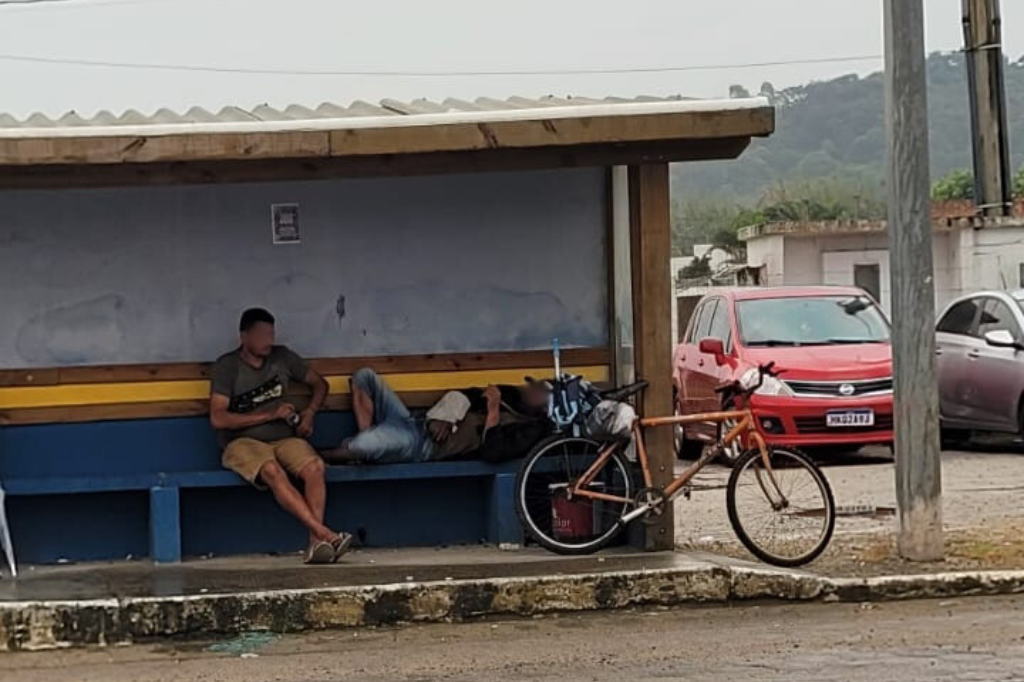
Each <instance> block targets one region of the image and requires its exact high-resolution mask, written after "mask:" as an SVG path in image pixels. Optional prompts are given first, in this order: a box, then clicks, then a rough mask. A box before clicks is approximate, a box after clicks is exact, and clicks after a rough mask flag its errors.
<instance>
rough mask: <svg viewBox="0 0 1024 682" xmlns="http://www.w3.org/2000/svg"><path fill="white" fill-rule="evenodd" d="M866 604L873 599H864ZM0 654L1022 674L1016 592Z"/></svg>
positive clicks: (449, 669)
mask: <svg viewBox="0 0 1024 682" xmlns="http://www.w3.org/2000/svg"><path fill="white" fill-rule="evenodd" d="M869 606H870V607H869ZM215 648H216V649H220V651H219V652H218V651H210V645H208V644H181V645H178V646H167V645H164V646H161V647H156V648H152V647H144V646H136V647H130V648H114V649H109V650H96V651H65V652H49V653H30V654H9V655H0V679H3V680H4V682H36V681H39V682H42V681H44V680H45V681H47V682H49V681H50V680H61V681H62V682H66V681H67V682H72V681H76V680H89V681H96V682H150V681H157V680H180V681H182V682H185V681H187V682H192V681H194V680H217V681H223V682H236V681H237V682H258V681H262V680H267V681H270V680H275V681H280V682H299V681H300V680H301V681H303V682H312V681H319V680H325V681H326V680H331V681H339V682H340V681H347V680H366V681H368V682H373V681H383V680H394V681H416V682H425V681H426V680H451V681H467V682H468V681H473V682H478V681H479V680H487V681H488V682H506V681H511V680H517V681H518V680H533V681H544V680H557V681H558V682H582V681H584V680H586V681H587V682H592V681H596V682H604V681H611V680H615V681H616V682H619V681H622V680H709V681H718V680H721V681H729V682H735V680H737V679H742V680H746V681H750V680H785V681H786V682H804V681H808V682H809V681H811V680H813V681H814V682H830V681H836V682H839V681H841V682H878V681H879V680H886V681H892V682H900V681H907V682H909V681H914V682H917V681H919V680H928V682H946V681H954V680H955V681H963V680H986V681H995V680H1020V679H1024V598H1000V599H973V600H972V599H966V600H956V601H951V602H938V601H919V602H909V603H901V604H897V603H890V604H878V605H863V606H862V605H856V604H854V605H849V604H844V605H839V604H833V605H827V604H814V605H807V604H805V605H795V606H785V605H783V606H760V607H758V606H745V607H736V608H706V609H681V610H674V611H654V612H629V613H624V612H620V613H610V614H590V615H585V616H571V617H569V616H565V617H561V618H545V619H538V620H524V621H501V622H477V623H470V624H461V625H435V626H423V627H408V628H402V629H393V630H392V629H389V630H376V631H365V630H364V631H359V632H353V631H341V632H331V633H318V634H310V635H303V636H289V637H284V638H277V639H273V640H272V641H269V642H268V641H264V640H261V639H260V638H259V637H252V638H250V639H240V640H235V641H230V642H226V643H221V644H219V645H218V646H217V647H215Z"/></svg>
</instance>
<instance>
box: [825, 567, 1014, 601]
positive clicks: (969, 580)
mask: <svg viewBox="0 0 1024 682" xmlns="http://www.w3.org/2000/svg"><path fill="white" fill-rule="evenodd" d="M827 582H828V586H827V587H826V589H825V595H824V600H825V601H843V602H853V601H898V600H905V599H942V598H950V597H984V596H998V595H1005V594H1024V571H962V572H954V573H931V574H928V573H923V574H920V575H893V576H880V577H877V578H863V579H861V578H832V579H827Z"/></svg>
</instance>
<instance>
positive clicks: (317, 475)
mask: <svg viewBox="0 0 1024 682" xmlns="http://www.w3.org/2000/svg"><path fill="white" fill-rule="evenodd" d="M324 471H325V467H324V463H323V460H319V459H318V460H314V461H312V462H310V463H309V464H307V465H306V466H305V467H303V469H302V471H300V472H299V478H301V479H302V492H303V495H304V497H305V498H306V504H307V505H308V506H309V511H311V512H312V513H313V518H314V519H316V520H317V522H318V523H320V524H323V522H324V511H325V510H326V509H327V483H326V482H325V481H324ZM318 539H319V538H317V537H314V535H313V533H312V532H311V533H310V534H309V541H310V542H316V540H318Z"/></svg>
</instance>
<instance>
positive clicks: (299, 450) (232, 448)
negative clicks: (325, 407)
mask: <svg viewBox="0 0 1024 682" xmlns="http://www.w3.org/2000/svg"><path fill="white" fill-rule="evenodd" d="M318 460H320V455H318V454H316V451H315V450H314V449H313V446H312V445H310V444H309V443H308V442H307V441H305V440H303V439H301V438H285V439H284V440H278V441H273V442H271V443H264V442H263V441H258V440H254V439H252V438H238V439H236V440H233V441H231V442H230V443H228V446H227V447H226V448H224V454H223V455H222V456H221V460H220V461H221V464H223V465H224V468H226V469H231V470H232V471H234V472H235V473H237V474H238V475H239V476H241V477H242V478H244V479H245V480H247V481H249V483H252V484H253V485H254V486H256V487H257V488H265V487H266V486H265V485H263V481H261V480H260V478H259V476H260V470H261V469H262V468H263V465H264V464H266V463H267V462H273V461H276V462H277V463H278V464H280V465H281V466H282V467H283V468H284V470H285V471H287V472H288V473H289V474H291V475H292V476H298V475H299V474H300V473H302V470H303V469H305V468H306V467H307V466H309V464H310V463H312V462H315V461H318Z"/></svg>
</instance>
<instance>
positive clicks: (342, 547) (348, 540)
mask: <svg viewBox="0 0 1024 682" xmlns="http://www.w3.org/2000/svg"><path fill="white" fill-rule="evenodd" d="M331 548H332V549H333V550H334V558H333V559H332V561H337V560H338V559H340V558H341V557H342V556H343V555H344V554H347V553H348V551H349V550H350V549H351V548H352V534H351V533H342V534H341V535H339V536H338V539H337V540H335V541H334V542H332V543H331Z"/></svg>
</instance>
